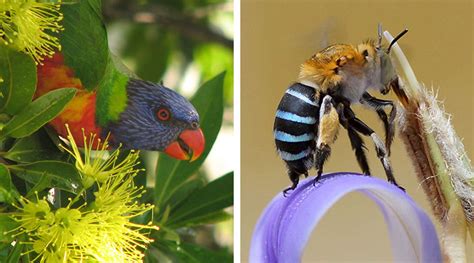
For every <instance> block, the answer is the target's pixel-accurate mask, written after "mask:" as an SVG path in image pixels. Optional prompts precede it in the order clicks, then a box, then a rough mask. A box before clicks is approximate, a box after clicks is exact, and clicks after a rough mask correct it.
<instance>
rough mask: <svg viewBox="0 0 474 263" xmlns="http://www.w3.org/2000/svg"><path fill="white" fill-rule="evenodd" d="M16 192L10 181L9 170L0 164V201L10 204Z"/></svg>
mask: <svg viewBox="0 0 474 263" xmlns="http://www.w3.org/2000/svg"><path fill="white" fill-rule="evenodd" d="M16 196H18V193H17V191H16V189H15V186H14V185H13V183H12V178H11V176H10V171H9V170H8V168H7V167H6V166H5V165H4V164H0V203H9V204H11V203H12V202H13V201H14V199H15V197H16Z"/></svg>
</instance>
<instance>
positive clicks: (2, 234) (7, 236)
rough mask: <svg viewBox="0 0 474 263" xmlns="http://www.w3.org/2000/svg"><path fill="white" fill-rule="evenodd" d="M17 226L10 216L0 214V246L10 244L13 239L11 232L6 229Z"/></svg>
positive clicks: (9, 229)
mask: <svg viewBox="0 0 474 263" xmlns="http://www.w3.org/2000/svg"><path fill="white" fill-rule="evenodd" d="M17 226H18V223H17V222H16V221H15V220H13V219H12V218H10V217H9V216H8V215H6V214H0V246H3V245H4V244H8V245H9V244H10V243H11V242H12V241H13V239H14V238H13V237H12V234H11V233H7V232H8V231H11V230H13V229H14V228H16V227H17Z"/></svg>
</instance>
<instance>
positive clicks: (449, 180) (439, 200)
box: [384, 32, 474, 262]
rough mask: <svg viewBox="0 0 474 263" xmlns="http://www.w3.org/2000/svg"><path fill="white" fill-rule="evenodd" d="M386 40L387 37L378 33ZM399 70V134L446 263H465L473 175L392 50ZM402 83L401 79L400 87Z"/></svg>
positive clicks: (445, 119) (439, 113) (445, 118)
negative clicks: (436, 223)
mask: <svg viewBox="0 0 474 263" xmlns="http://www.w3.org/2000/svg"><path fill="white" fill-rule="evenodd" d="M384 35H385V37H386V38H387V40H388V41H389V42H390V41H391V40H392V39H393V37H392V36H391V35H390V33H388V32H385V33H384ZM392 50H393V53H394V54H395V57H396V58H397V60H398V62H399V65H400V68H401V69H402V70H401V72H400V73H401V75H402V76H401V79H400V88H399V89H397V90H395V93H396V95H397V97H398V98H399V99H400V102H401V106H402V109H401V110H400V113H401V114H400V117H399V119H398V124H399V126H400V132H399V135H400V137H401V139H402V140H403V141H404V143H405V146H406V148H407V151H408V152H409V153H410V155H411V157H412V158H411V160H412V162H413V165H414V167H415V170H416V172H417V176H418V179H419V181H420V184H421V185H422V186H423V190H424V191H425V193H426V195H427V196H428V200H429V201H430V203H431V207H432V209H433V213H434V215H435V216H436V217H437V219H438V220H439V221H440V223H441V226H442V232H443V233H442V237H443V238H442V247H443V253H444V259H445V261H446V262H466V236H467V231H469V232H470V236H471V239H472V240H474V236H473V234H474V230H473V228H474V226H473V223H474V222H473V220H474V211H473V204H474V173H473V170H472V166H471V163H470V160H469V158H467V154H466V152H465V151H464V146H463V145H462V143H461V140H460V139H459V138H458V137H457V135H456V133H455V131H454V128H453V127H452V125H451V124H450V120H449V115H448V114H446V113H445V112H444V110H443V108H442V107H440V105H439V102H438V101H437V100H436V97H435V95H434V94H433V92H428V91H427V90H426V89H425V88H424V86H423V85H422V84H420V83H419V82H418V80H417V79H416V76H415V74H414V72H413V70H412V68H411V66H410V64H409V62H408V60H407V59H406V57H405V55H404V54H403V51H402V50H401V49H400V47H399V46H398V45H397V44H395V45H394V46H393V48H392ZM402 80H406V83H403V81H402Z"/></svg>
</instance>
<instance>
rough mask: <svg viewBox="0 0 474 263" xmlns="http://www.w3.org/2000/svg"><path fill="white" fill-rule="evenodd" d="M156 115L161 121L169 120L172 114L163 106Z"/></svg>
mask: <svg viewBox="0 0 474 263" xmlns="http://www.w3.org/2000/svg"><path fill="white" fill-rule="evenodd" d="M156 117H158V120H160V121H167V120H169V119H170V117H171V114H170V111H169V110H168V109H165V108H161V109H159V110H158V111H157V112H156Z"/></svg>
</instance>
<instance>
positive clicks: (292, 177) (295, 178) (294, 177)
mask: <svg viewBox="0 0 474 263" xmlns="http://www.w3.org/2000/svg"><path fill="white" fill-rule="evenodd" d="M304 175H305V176H308V172H306V173H304ZM288 176H289V177H290V180H291V182H292V183H293V185H292V186H290V187H288V188H286V189H285V190H283V196H284V197H287V196H288V192H289V191H293V190H295V188H296V186H298V182H299V179H300V174H299V173H297V172H295V171H293V170H291V169H289V170H288Z"/></svg>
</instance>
